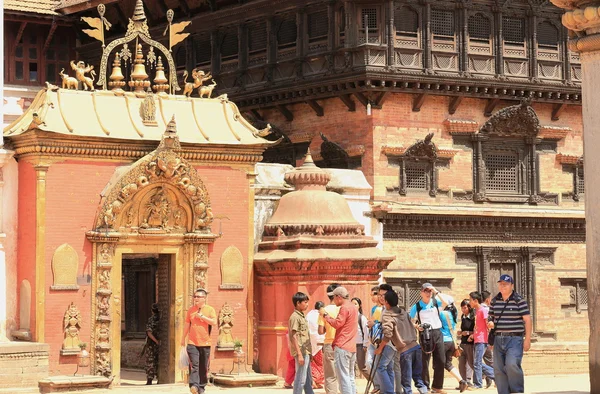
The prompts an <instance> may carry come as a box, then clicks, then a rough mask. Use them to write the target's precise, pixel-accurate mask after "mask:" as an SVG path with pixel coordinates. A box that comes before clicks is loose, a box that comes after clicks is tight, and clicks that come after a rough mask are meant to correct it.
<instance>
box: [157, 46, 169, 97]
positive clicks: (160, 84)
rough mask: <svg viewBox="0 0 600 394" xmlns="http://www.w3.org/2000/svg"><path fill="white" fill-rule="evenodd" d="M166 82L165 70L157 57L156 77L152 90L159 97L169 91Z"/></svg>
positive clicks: (160, 59)
mask: <svg viewBox="0 0 600 394" xmlns="http://www.w3.org/2000/svg"><path fill="white" fill-rule="evenodd" d="M167 82H169V81H168V80H167V77H166V76H165V68H164V67H163V63H162V58H161V57H160V56H159V57H158V61H157V63H156V76H155V77H154V90H155V91H156V93H157V94H158V95H159V96H161V95H166V94H167V93H166V92H167V90H169V85H167Z"/></svg>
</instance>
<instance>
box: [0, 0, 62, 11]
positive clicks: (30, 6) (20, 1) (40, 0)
mask: <svg viewBox="0 0 600 394" xmlns="http://www.w3.org/2000/svg"><path fill="white" fill-rule="evenodd" d="M59 3H60V0H4V10H5V11H20V12H28V13H32V14H44V15H58V14H57V13H56V12H55V11H54V10H55V9H56V7H57V6H58V4H59Z"/></svg>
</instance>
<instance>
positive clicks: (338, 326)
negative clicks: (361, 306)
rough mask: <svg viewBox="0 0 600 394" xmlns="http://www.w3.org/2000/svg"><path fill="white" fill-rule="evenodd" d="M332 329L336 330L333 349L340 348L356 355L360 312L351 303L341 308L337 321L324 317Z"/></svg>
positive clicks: (344, 304) (348, 302) (345, 303)
mask: <svg viewBox="0 0 600 394" xmlns="http://www.w3.org/2000/svg"><path fill="white" fill-rule="evenodd" d="M324 318H325V320H326V321H327V323H329V324H330V325H331V327H333V328H335V338H334V340H333V344H332V346H333V348H336V347H339V348H340V349H344V350H346V351H348V352H350V353H356V334H357V332H358V310H357V309H356V307H355V306H354V305H352V303H351V302H350V301H346V302H344V303H343V304H342V306H340V311H339V313H338V315H337V317H336V318H335V319H333V318H331V317H330V316H325V317H324Z"/></svg>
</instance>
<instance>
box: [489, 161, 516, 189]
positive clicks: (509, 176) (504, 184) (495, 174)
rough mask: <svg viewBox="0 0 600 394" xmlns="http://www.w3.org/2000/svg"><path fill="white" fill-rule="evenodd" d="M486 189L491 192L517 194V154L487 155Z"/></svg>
mask: <svg viewBox="0 0 600 394" xmlns="http://www.w3.org/2000/svg"><path fill="white" fill-rule="evenodd" d="M484 161H485V170H486V171H485V189H486V191H489V192H506V193H517V192H518V191H519V189H518V169H519V159H518V157H517V155H516V154H510V153H486V154H484Z"/></svg>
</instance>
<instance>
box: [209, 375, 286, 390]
mask: <svg viewBox="0 0 600 394" xmlns="http://www.w3.org/2000/svg"><path fill="white" fill-rule="evenodd" d="M214 378H215V384H218V385H220V386H228V387H258V386H273V385H275V384H276V383H277V380H278V379H279V377H278V376H277V375H270V374H260V373H252V372H251V373H243V374H239V375H237V374H221V373H218V374H216V375H214Z"/></svg>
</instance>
